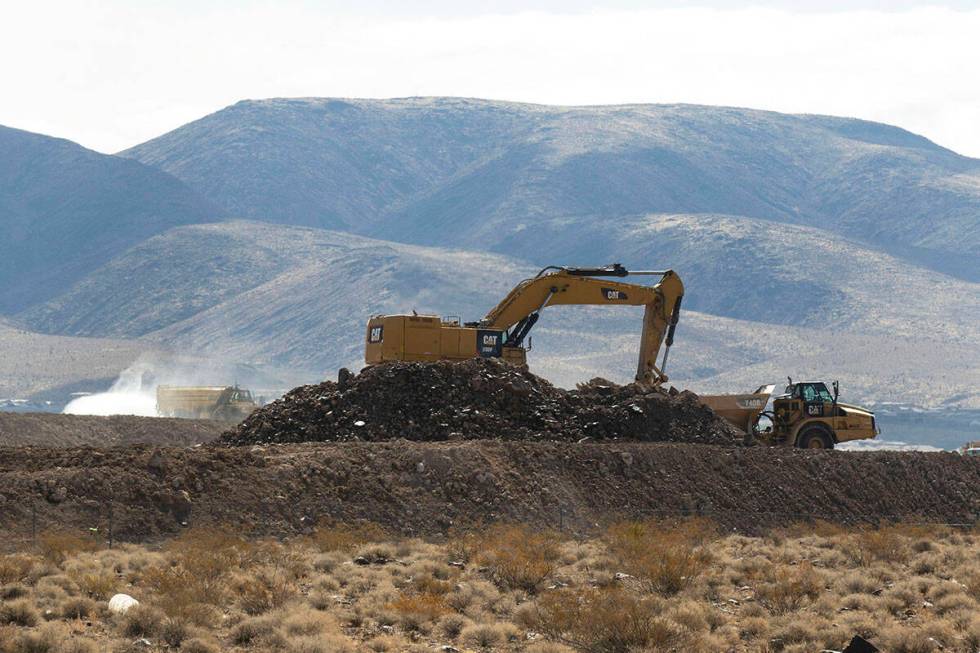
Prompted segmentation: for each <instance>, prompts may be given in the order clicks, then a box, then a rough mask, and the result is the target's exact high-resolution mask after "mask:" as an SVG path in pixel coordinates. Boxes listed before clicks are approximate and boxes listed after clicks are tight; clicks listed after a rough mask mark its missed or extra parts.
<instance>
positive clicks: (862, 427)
mask: <svg viewBox="0 0 980 653" xmlns="http://www.w3.org/2000/svg"><path fill="white" fill-rule="evenodd" d="M628 276H656V277H659V278H660V279H659V281H658V282H657V283H656V284H654V285H652V286H647V285H639V284H633V283H625V282H623V281H614V280H612V279H611V278H623V277H628ZM683 297H684V284H683V283H681V279H680V277H679V276H677V274H676V273H675V272H674V271H673V270H663V271H652V270H642V271H629V270H627V269H626V268H624V267H623V266H622V265H620V264H619V263H614V264H612V265H608V266H606V267H602V268H571V267H556V266H549V267H546V268H544V269H543V270H541V271H540V272H539V273H538V274H537V275H536V276H534V277H533V278H531V279H526V280H524V281H522V282H520V283H519V284H517V286H516V287H514V289H513V290H511V291H510V293H509V294H508V295H507V296H506V297H505V298H504V299H503V301H501V302H500V303H499V304H497V305H496V306H495V307H494V308H493V309H492V310H491V311H490V312H489V313H487V314H486V316H485V317H484V318H483V319H482V320H480V321H479V322H466V323H463V324H460V321H459V319H458V318H440V317H439V316H437V315H417V314H412V315H375V316H373V317H371V318H370V319H369V320H368V324H367V333H366V335H365V340H366V342H365V350H364V360H365V362H366V363H367V364H368V365H374V364H377V363H383V362H385V361H436V360H446V359H448V360H463V359H467V358H475V357H477V356H482V357H485V358H502V359H504V360H506V361H509V362H511V363H515V364H518V365H524V364H526V361H527V356H526V355H527V350H526V349H525V347H524V340H525V339H526V338H527V336H528V334H529V332H530V331H531V328H532V327H533V326H534V324H535V323H536V322H537V321H538V318H539V317H540V314H541V311H542V310H543V309H544V308H546V307H548V306H558V305H572V304H575V305H603V306H614V305H624V306H643V307H644V314H643V330H642V332H641V334H640V355H639V361H638V362H637V367H636V376H635V380H636V382H637V383H640V384H643V385H646V386H653V387H656V386H660V385H662V384H663V383H665V382H666V381H667V375H666V374H665V373H664V369H665V368H666V365H667V356H668V354H669V353H670V347H671V345H672V344H673V343H674V332H675V330H676V328H677V321H678V318H679V317H680V309H681V300H682V299H683ZM661 347H663V349H664V356H663V360H662V362H661V363H660V366H659V367H658V366H657V356H658V354H659V352H660V348H661ZM774 388H775V386H774V385H766V386H760V387H759V389H757V390H756V391H755V392H752V393H748V394H740V395H731V394H730V395H701V396H699V399H700V400H701V402H702V403H704V404H705V405H707V406H709V407H710V408H712V409H713V410H714V411H715V412H716V413H717V414H718V415H719V416H720V417H723V418H724V419H726V420H728V421H729V422H730V423H731V424H733V425H734V426H736V427H737V428H738V429H740V430H741V431H742V432H743V433H744V434H745V437H746V440H747V441H752V440H756V439H758V440H760V441H762V442H766V443H768V444H780V445H789V446H796V447H802V448H808V449H831V448H833V447H834V445H836V444H838V443H840V442H846V441H849V440H861V439H868V438H874V437H875V436H876V435H877V434H878V433H879V432H880V431H879V430H878V428H877V425H876V424H875V417H874V413H872V412H871V411H870V410H867V409H866V408H861V407H859V406H853V405H848V404H843V403H838V401H837V383H836V382H835V383H834V393H833V395H831V394H830V392H829V391H828V390H827V386H826V385H825V384H823V383H819V382H813V383H793V382H792V380H790V383H789V385H788V386H787V388H786V392H785V393H784V394H782V395H779V396H777V397H775V398H774V399H773V409H772V411H771V412H765V409H766V406H767V405H768V404H769V400H770V398H771V397H772V392H773V390H774ZM760 422H761V424H760ZM767 423H768V424H767Z"/></svg>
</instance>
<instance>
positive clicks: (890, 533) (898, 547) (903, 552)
mask: <svg viewBox="0 0 980 653" xmlns="http://www.w3.org/2000/svg"><path fill="white" fill-rule="evenodd" d="M903 532H904V531H903V529H901V528H898V527H895V526H882V527H880V528H876V529H863V530H860V531H858V532H857V533H856V534H855V535H853V536H852V538H851V541H852V548H851V550H850V554H851V557H852V559H853V560H854V562H856V563H857V564H859V565H861V566H863V567H867V566H870V565H871V564H872V563H873V562H875V561H876V560H880V561H882V562H887V563H891V564H895V563H904V562H906V561H907V560H908V559H909V546H908V540H907V539H906V537H905V535H904V534H903Z"/></svg>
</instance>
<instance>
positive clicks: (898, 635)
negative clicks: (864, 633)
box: [881, 627, 938, 653]
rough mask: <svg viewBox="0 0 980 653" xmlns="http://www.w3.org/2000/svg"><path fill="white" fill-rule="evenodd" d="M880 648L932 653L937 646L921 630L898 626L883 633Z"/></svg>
mask: <svg viewBox="0 0 980 653" xmlns="http://www.w3.org/2000/svg"><path fill="white" fill-rule="evenodd" d="M882 640H883V641H882V642H881V644H882V645H881V648H882V649H883V650H886V651H888V652H889V653H932V652H933V651H935V650H937V648H938V646H937V643H936V641H935V640H934V639H932V638H931V637H929V635H928V634H927V633H925V632H923V631H922V630H918V629H914V628H907V627H899V628H896V629H894V630H891V631H888V632H886V633H884V634H883V636H882Z"/></svg>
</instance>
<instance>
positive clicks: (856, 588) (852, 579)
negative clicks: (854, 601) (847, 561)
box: [839, 572, 881, 594]
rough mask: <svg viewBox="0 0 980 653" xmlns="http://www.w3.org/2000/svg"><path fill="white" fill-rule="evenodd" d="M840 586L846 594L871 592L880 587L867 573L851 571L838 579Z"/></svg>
mask: <svg viewBox="0 0 980 653" xmlns="http://www.w3.org/2000/svg"><path fill="white" fill-rule="evenodd" d="M839 585H840V587H841V588H842V589H843V590H844V591H845V592H847V593H848V594H871V593H872V592H874V591H875V590H877V589H880V588H881V585H879V584H878V583H877V582H876V581H875V579H874V578H872V577H871V576H869V575H868V574H867V573H857V572H851V573H849V574H847V575H845V576H843V577H842V578H841V579H840V581H839Z"/></svg>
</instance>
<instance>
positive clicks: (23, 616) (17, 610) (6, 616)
mask: <svg viewBox="0 0 980 653" xmlns="http://www.w3.org/2000/svg"><path fill="white" fill-rule="evenodd" d="M38 618H39V617H38V614H37V610H36V609H35V608H34V605H33V604H32V603H31V602H30V601H28V600H26V599H20V600H18V601H9V602H5V603H2V604H0V625H4V624H11V625H14V626H27V627H31V626H36V625H37V622H38Z"/></svg>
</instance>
